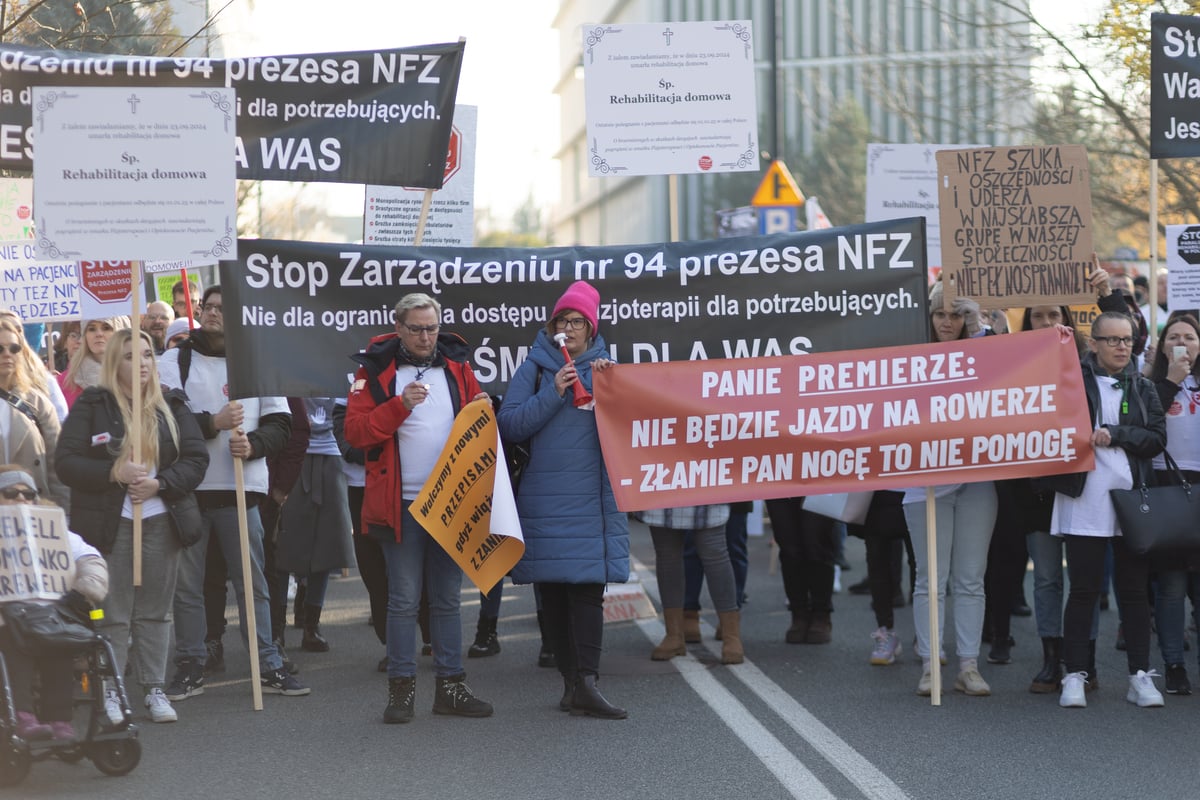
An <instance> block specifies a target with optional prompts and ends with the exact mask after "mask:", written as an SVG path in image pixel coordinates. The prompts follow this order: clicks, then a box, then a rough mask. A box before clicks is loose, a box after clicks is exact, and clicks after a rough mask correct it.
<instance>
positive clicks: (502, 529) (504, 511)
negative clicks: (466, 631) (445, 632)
mask: <svg viewBox="0 0 1200 800" xmlns="http://www.w3.org/2000/svg"><path fill="white" fill-rule="evenodd" d="M505 463H506V462H505V460H504V448H503V446H502V445H501V443H500V433H499V428H497V427H496V416H495V414H493V413H492V401H491V400H489V399H488V398H486V397H485V398H482V399H480V400H475V401H473V402H471V403H468V404H467V405H465V406H463V409H462V411H460V412H458V416H457V417H455V419H454V427H453V428H451V430H450V436H449V437H448V438H447V439H446V446H445V447H444V448H442V452H441V455H439V456H438V459H437V461H436V462H434V467H433V471H432V472H430V474H429V479H428V480H427V481H425V485H424V486H422V487H421V491H420V492H418V493H417V496H416V497H415V498H413V501H412V505H411V506H409V510H410V511H411V512H412V515H413V518H415V519H416V520H417V522H419V523H420V524H421V527H423V528H424V529H425V530H427V531H428V532H429V535H430V536H432V537H433V538H434V539H435V540H437V543H438V544H440V545H441V546H442V549H443V550H445V551H446V552H447V553H448V554H449V555H450V557H451V558H453V559H454V561H455V563H457V564H458V565H459V566H460V567H461V568H462V571H463V572H464V573H465V574H466V576H467V577H468V578H470V579H471V582H472V583H474V584H475V586H476V588H478V589H479V591H481V592H483V593H484V594H487V593H488V592H490V591H491V590H492V587H493V586H495V585H496V583H497V582H498V581H500V580H502V579H503V578H504V576H505V575H507V574H508V572H509V571H510V570H511V569H512V568H513V566H515V565H516V563H517V562H518V561H520V560H521V556H522V555H524V554H525V539H524V537H523V536H522V534H521V521H520V519H519V518H518V517H517V504H516V502H515V501H514V500H513V492H512V484H511V483H510V482H509V478H508V467H507V466H506V465H505Z"/></svg>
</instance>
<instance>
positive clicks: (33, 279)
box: [0, 239, 81, 322]
mask: <svg viewBox="0 0 1200 800" xmlns="http://www.w3.org/2000/svg"><path fill="white" fill-rule="evenodd" d="M0 276H3V278H4V280H2V281H0V308H8V309H12V310H13V311H15V312H17V313H18V314H20V315H21V319H22V320H24V321H25V322H70V321H72V320H75V321H78V320H79V319H81V317H80V308H79V270H78V266H77V265H76V264H75V262H74V261H39V260H38V259H37V247H36V246H35V245H34V243H33V242H32V241H31V240H28V239H23V240H20V241H7V242H0Z"/></svg>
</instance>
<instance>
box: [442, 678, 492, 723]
mask: <svg viewBox="0 0 1200 800" xmlns="http://www.w3.org/2000/svg"><path fill="white" fill-rule="evenodd" d="M433 713H435V714H450V715H453V716H456V717H490V716H491V715H492V704H491V703H489V702H487V701H486V700H480V699H479V698H478V697H476V696H475V695H474V694H473V693H472V692H471V687H469V686H467V676H466V674H465V673H459V674H458V675H450V676H447V677H445V678H438V679H437V689H436V693H435V694H434V696H433Z"/></svg>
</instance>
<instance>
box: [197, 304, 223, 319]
mask: <svg viewBox="0 0 1200 800" xmlns="http://www.w3.org/2000/svg"><path fill="white" fill-rule="evenodd" d="M200 310H201V311H207V312H208V313H210V314H220V315H221V316H224V315H225V312H224V311H222V310H221V306H220V305H214V304H212V303H205V304H204V305H202V306H200Z"/></svg>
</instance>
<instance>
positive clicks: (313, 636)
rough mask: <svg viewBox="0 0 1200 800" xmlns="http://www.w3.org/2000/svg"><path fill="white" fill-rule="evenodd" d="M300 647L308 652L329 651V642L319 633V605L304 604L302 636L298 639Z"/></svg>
mask: <svg viewBox="0 0 1200 800" xmlns="http://www.w3.org/2000/svg"><path fill="white" fill-rule="evenodd" d="M300 649H301V650H307V651H308V652H310V653H325V652H328V651H329V642H327V641H326V640H325V637H324V636H322V635H321V607H320V606H310V605H305V606H304V638H303V639H301V640H300Z"/></svg>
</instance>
